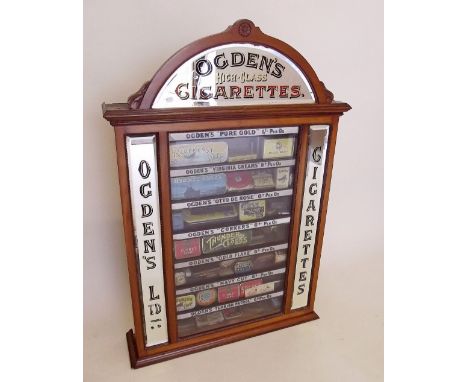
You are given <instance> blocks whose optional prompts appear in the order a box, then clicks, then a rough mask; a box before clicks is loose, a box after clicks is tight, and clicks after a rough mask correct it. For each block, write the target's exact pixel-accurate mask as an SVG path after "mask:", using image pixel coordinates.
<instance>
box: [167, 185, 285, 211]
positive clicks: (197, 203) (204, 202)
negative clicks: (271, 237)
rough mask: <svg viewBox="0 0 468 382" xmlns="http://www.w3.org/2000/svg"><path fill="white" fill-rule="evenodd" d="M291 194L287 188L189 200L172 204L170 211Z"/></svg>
mask: <svg viewBox="0 0 468 382" xmlns="http://www.w3.org/2000/svg"><path fill="white" fill-rule="evenodd" d="M292 194H293V190H292V188H288V189H284V190H275V191H264V192H258V193H253V194H252V193H247V194H238V195H232V196H220V197H217V198H211V199H199V200H191V201H187V202H180V203H172V210H173V211H178V210H183V209H184V208H197V207H207V206H217V205H220V204H230V203H239V202H249V201H252V200H260V199H273V198H280V197H282V196H290V195H292Z"/></svg>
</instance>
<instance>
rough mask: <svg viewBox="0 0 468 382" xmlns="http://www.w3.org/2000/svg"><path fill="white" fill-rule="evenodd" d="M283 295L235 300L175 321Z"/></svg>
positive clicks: (273, 294)
mask: <svg viewBox="0 0 468 382" xmlns="http://www.w3.org/2000/svg"><path fill="white" fill-rule="evenodd" d="M283 293H284V291H283V290H281V291H278V292H274V293H267V294H264V295H260V296H255V297H250V298H247V299H243V300H237V301H233V302H228V303H226V304H221V305H216V306H213V307H211V308H204V309H201V310H197V311H194V312H190V313H181V314H178V315H177V319H178V320H183V319H187V318H192V317H196V316H202V315H205V314H209V313H213V312H219V311H222V310H226V309H230V308H236V307H239V306H244V305H248V304H252V303H255V302H261V301H266V300H270V299H272V298H275V297H279V296H282V295H283Z"/></svg>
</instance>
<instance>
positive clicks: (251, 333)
mask: <svg viewBox="0 0 468 382" xmlns="http://www.w3.org/2000/svg"><path fill="white" fill-rule="evenodd" d="M318 318H319V316H318V315H317V313H315V312H311V313H307V314H304V315H301V316H298V317H291V318H287V317H285V318H284V320H281V321H279V322H275V323H272V324H267V325H264V326H261V327H259V328H252V329H248V330H245V331H242V332H239V333H235V334H231V335H225V336H222V337H220V338H215V339H210V340H206V341H202V340H201V341H200V343H197V344H191V345H186V346H184V344H183V341H182V342H181V343H180V347H177V348H175V349H174V348H173V349H170V350H166V351H165V350H164V345H162V347H161V348H160V349H161V351H160V352H158V353H156V354H150V355H143V356H139V355H138V352H137V347H136V343H135V336H134V334H133V330H132V329H130V330H129V331H128V332H127V335H126V336H127V346H128V352H129V355H130V364H131V366H132V368H134V369H138V368H140V367H143V366H148V365H152V364H155V363H158V362H162V361H167V360H169V359H172V358H176V357H181V356H184V355H187V354H191V353H195V352H199V351H202V350H207V349H211V348H214V347H216V346H221V345H225V344H229V343H232V342H236V341H241V340H244V339H247V338H251V337H255V336H258V335H260V334H265V333H269V332H273V331H275V330H279V329H283V328H287V327H289V326H294V325H298V324H302V323H305V322H308V321H312V320H316V319H318Z"/></svg>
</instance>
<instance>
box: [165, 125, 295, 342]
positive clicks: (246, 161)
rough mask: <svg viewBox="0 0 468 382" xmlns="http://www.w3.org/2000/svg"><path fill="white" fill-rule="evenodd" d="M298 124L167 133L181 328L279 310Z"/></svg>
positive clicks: (195, 329)
mask: <svg viewBox="0 0 468 382" xmlns="http://www.w3.org/2000/svg"><path fill="white" fill-rule="evenodd" d="M297 133H298V128H297V127H276V128H267V127H265V128H259V129H242V130H219V131H200V132H187V133H173V134H170V141H171V142H170V150H169V152H170V168H171V170H170V176H171V179H170V186H171V198H172V228H173V239H174V247H173V254H174V261H175V270H174V272H175V285H176V296H177V298H176V308H177V321H178V332H179V336H180V337H185V336H189V335H193V334H197V333H201V332H205V331H209V330H213V329H218V328H222V327H226V326H229V325H232V324H236V323H240V322H245V321H248V320H253V319H258V318H261V317H266V316H269V315H272V314H276V313H280V312H281V311H282V308H283V290H284V277H285V272H286V258H287V253H288V243H289V234H290V229H289V223H290V219H291V204H292V195H293V184H292V183H293V179H294V176H293V175H294V171H295V152H296V146H297Z"/></svg>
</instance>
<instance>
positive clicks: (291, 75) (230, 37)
mask: <svg viewBox="0 0 468 382" xmlns="http://www.w3.org/2000/svg"><path fill="white" fill-rule="evenodd" d="M332 101H333V94H332V93H331V92H330V91H329V90H327V89H326V87H325V85H324V84H323V82H321V81H320V80H319V79H318V77H317V75H316V74H315V71H314V70H313V69H312V67H311V66H310V64H309V63H308V62H307V60H306V59H305V58H304V57H303V56H302V55H301V54H300V53H299V52H298V51H297V50H295V49H294V48H293V47H291V46H290V45H288V44H286V43H285V42H283V41H281V40H278V39H276V38H273V37H271V36H268V35H266V34H264V33H263V32H262V31H261V30H260V28H259V27H257V26H255V25H254V23H253V22H252V21H250V20H245V19H244V20H238V21H237V22H235V23H234V24H233V25H231V26H229V27H228V28H227V29H226V30H225V31H224V32H222V33H218V34H215V35H212V36H208V37H205V38H202V39H200V40H197V41H195V42H193V43H191V44H189V45H187V46H185V47H184V48H182V49H180V50H179V51H178V52H177V53H175V54H174V55H173V56H172V57H171V58H169V59H168V60H167V61H166V62H165V63H164V64H163V65H162V67H161V68H160V69H159V70H158V71H157V72H156V74H155V75H154V76H153V78H152V79H151V80H150V81H148V82H147V83H145V84H144V85H143V86H142V87H141V89H140V90H139V91H138V92H137V93H135V94H133V95H132V96H130V97H129V99H128V105H129V108H130V109H133V110H135V109H140V110H141V109H143V110H148V109H164V108H180V107H203V106H249V105H275V104H278V105H281V104H282V105H284V104H330V103H332Z"/></svg>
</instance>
